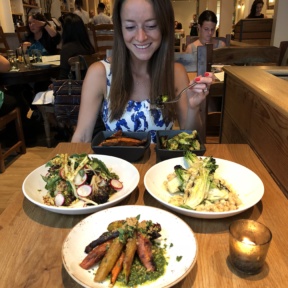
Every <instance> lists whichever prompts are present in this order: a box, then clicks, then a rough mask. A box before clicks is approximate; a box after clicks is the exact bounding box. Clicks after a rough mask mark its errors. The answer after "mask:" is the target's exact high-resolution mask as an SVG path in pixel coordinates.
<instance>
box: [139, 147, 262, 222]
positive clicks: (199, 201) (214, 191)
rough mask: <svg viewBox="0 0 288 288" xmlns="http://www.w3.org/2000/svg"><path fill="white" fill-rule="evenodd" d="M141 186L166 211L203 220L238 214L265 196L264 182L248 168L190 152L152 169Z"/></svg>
mask: <svg viewBox="0 0 288 288" xmlns="http://www.w3.org/2000/svg"><path fill="white" fill-rule="evenodd" d="M144 185H145V187H146V190H147V191H148V192H149V193H150V194H151V196H153V197H154V198H155V199H156V200H158V201H159V202H161V203H162V204H163V205H164V206H166V207H168V208H169V209H171V210H173V211H175V212H178V213H180V214H184V215H186V216H190V217H195V218H204V219H216V218H225V217H230V216H233V215H236V214H239V213H241V212H243V211H245V210H247V209H249V208H250V207H252V206H254V205H255V204H257V203H258V202H259V201H260V200H261V198H262V196H263V194H264V185H263V182H262V181H261V179H260V178H259V177H258V176H257V175H256V174H255V173H254V172H253V171H251V170H250V169H248V168H246V167H244V166H242V165H240V164H237V163H234V162H231V161H227V160H223V159H219V158H213V157H204V156H203V157H200V156H197V155H195V154H194V153H192V152H190V151H187V152H186V153H185V155H184V156H183V157H177V158H173V159H169V160H165V161H163V162H160V163H158V164H156V165H154V166H153V167H151V168H150V169H149V170H148V171H147V172H146V174H145V177H144Z"/></svg>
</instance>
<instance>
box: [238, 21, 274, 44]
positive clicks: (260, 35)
mask: <svg viewBox="0 0 288 288" xmlns="http://www.w3.org/2000/svg"><path fill="white" fill-rule="evenodd" d="M272 26H273V19H267V18H264V19H241V20H240V21H239V22H238V23H237V24H236V25H235V28H234V40H236V41H239V42H247V43H253V44H256V45H270V42H271V34H272Z"/></svg>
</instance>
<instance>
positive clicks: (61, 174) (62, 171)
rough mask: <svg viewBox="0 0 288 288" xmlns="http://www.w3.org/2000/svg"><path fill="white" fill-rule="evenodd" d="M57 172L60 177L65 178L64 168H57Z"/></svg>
mask: <svg viewBox="0 0 288 288" xmlns="http://www.w3.org/2000/svg"><path fill="white" fill-rule="evenodd" d="M59 174H60V177H61V178H62V179H66V177H65V171H64V169H60V170H59Z"/></svg>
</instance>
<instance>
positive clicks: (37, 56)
mask: <svg viewBox="0 0 288 288" xmlns="http://www.w3.org/2000/svg"><path fill="white" fill-rule="evenodd" d="M32 59H33V62H34V63H40V62H42V53H41V51H40V50H37V49H33V50H32Z"/></svg>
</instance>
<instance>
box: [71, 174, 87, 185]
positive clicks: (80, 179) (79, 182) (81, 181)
mask: <svg viewBox="0 0 288 288" xmlns="http://www.w3.org/2000/svg"><path fill="white" fill-rule="evenodd" d="M86 180H87V174H86V173H85V174H84V175H83V176H81V175H80V174H79V173H78V174H77V175H76V176H75V178H74V184H75V185H77V186H79V185H82V184H84V183H85V181H86Z"/></svg>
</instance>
